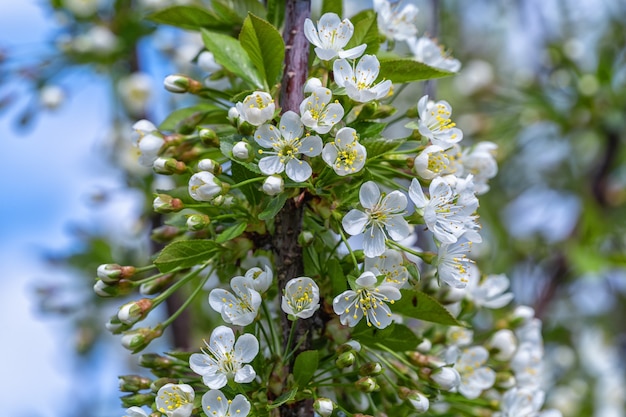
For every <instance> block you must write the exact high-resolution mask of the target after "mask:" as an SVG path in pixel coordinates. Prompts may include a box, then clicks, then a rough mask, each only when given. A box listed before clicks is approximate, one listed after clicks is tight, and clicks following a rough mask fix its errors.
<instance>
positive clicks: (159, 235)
mask: <svg viewBox="0 0 626 417" xmlns="http://www.w3.org/2000/svg"><path fill="white" fill-rule="evenodd" d="M182 233H184V231H182V230H180V229H179V228H178V227H175V226H170V225H167V224H166V225H163V226H159V227H157V228H156V229H153V230H152V234H151V235H150V238H151V239H152V240H154V241H155V242H158V243H168V242H170V241H172V239H174V238H175V237H177V236H178V235H180V234H182Z"/></svg>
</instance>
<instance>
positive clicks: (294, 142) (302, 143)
mask: <svg viewBox="0 0 626 417" xmlns="http://www.w3.org/2000/svg"><path fill="white" fill-rule="evenodd" d="M279 126H280V127H279V128H278V129H277V128H276V127H274V126H272V125H269V124H265V125H263V126H261V127H259V128H258V129H257V130H256V132H255V133H254V139H255V140H256V141H257V143H258V144H259V145H261V146H262V147H263V148H270V149H272V150H271V151H262V150H261V151H259V153H261V154H262V155H264V154H269V155H271V156H266V157H263V158H261V160H260V161H259V169H260V170H261V172H262V173H263V174H265V175H272V174H280V173H281V172H283V171H285V172H286V173H287V176H288V177H289V178H290V179H292V180H293V181H295V182H303V181H306V180H307V179H309V177H310V176H311V174H312V172H313V170H312V169H311V166H310V165H309V163H308V162H306V161H301V160H300V159H298V156H299V155H300V154H302V155H306V156H317V155H319V154H320V153H321V152H322V139H320V137H319V136H305V137H304V138H302V133H303V132H304V126H303V125H302V122H301V121H300V116H298V115H297V114H296V113H294V112H292V111H287V112H285V113H284V114H283V116H282V117H281V118H280V125H279Z"/></svg>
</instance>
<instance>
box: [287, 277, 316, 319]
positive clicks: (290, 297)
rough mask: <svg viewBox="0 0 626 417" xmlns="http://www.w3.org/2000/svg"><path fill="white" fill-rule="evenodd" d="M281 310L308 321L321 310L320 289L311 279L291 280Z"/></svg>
mask: <svg viewBox="0 0 626 417" xmlns="http://www.w3.org/2000/svg"><path fill="white" fill-rule="evenodd" d="M281 308H282V309H283V311H284V312H285V313H286V314H288V315H290V316H295V317H298V318H301V319H308V318H309V317H311V316H313V314H315V312H316V311H317V310H318V309H319V308H320V289H319V287H318V286H317V284H316V283H315V281H313V280H312V279H311V278H309V277H299V278H293V279H290V280H289V281H288V282H287V285H285V291H284V295H283V298H282V303H281Z"/></svg>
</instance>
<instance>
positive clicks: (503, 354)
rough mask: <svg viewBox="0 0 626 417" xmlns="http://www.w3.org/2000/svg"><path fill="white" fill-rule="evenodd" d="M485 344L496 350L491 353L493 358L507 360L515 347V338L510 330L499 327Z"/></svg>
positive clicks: (511, 355)
mask: <svg viewBox="0 0 626 417" xmlns="http://www.w3.org/2000/svg"><path fill="white" fill-rule="evenodd" d="M485 346H487V347H488V348H489V349H490V350H491V349H494V350H495V351H496V353H495V354H494V355H493V357H494V358H495V359H497V360H499V361H509V360H511V358H512V357H513V354H514V353H515V350H516V349H517V339H516V338H515V334H513V332H512V331H511V330H509V329H500V330H498V331H497V332H495V333H494V334H493V335H492V336H491V337H490V338H489V340H488V341H487V343H486V345H485Z"/></svg>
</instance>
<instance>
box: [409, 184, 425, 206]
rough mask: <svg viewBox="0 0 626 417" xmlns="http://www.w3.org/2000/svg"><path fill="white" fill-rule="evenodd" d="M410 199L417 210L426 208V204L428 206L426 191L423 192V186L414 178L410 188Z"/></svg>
mask: <svg viewBox="0 0 626 417" xmlns="http://www.w3.org/2000/svg"><path fill="white" fill-rule="evenodd" d="M409 198H410V199H411V201H413V204H415V207H417V208H420V209H421V208H424V206H425V205H426V204H428V200H427V199H426V196H425V195H424V191H423V190H422V186H421V185H420V183H419V181H418V180H416V179H415V178H413V179H412V180H411V185H410V186H409Z"/></svg>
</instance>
